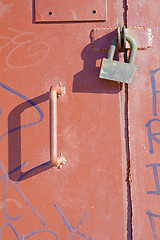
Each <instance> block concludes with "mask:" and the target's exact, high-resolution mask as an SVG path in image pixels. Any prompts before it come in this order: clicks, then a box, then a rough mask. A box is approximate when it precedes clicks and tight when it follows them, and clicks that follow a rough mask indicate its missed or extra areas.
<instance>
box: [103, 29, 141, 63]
mask: <svg viewBox="0 0 160 240" xmlns="http://www.w3.org/2000/svg"><path fill="white" fill-rule="evenodd" d="M117 41H118V35H117V34H116V36H115V37H114V39H113V41H112V42H111V43H110V48H109V51H108V56H107V59H110V60H113V57H114V54H115V51H116V45H117ZM126 41H127V42H129V44H130V54H129V60H128V62H129V63H130V64H134V61H135V57H136V52H137V43H136V41H135V39H134V38H133V37H132V36H131V35H130V34H129V33H126Z"/></svg>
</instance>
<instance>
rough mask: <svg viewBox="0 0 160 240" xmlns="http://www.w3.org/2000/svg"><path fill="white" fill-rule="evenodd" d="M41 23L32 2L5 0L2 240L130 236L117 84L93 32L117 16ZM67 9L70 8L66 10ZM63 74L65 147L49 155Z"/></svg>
mask: <svg viewBox="0 0 160 240" xmlns="http://www.w3.org/2000/svg"><path fill="white" fill-rule="evenodd" d="M115 3H116V1H113V0H112V1H108V20H107V22H106V23H94V22H92V23H75V24H73V23H72V24H67V23H66V24H65V23H63V24H47V23H46V24H36V23H35V22H34V19H35V16H34V9H33V6H34V1H28V0H23V1H21V0H17V1H14V0H13V1H11V0H5V1H3V0H1V1H0V21H1V31H0V52H1V58H0V63H1V76H0V79H1V81H0V99H1V101H0V126H1V129H0V131H1V135H0V150H1V151H0V152H1V155H0V156H1V158H0V189H1V191H0V239H1V240H8V239H13V240H14V239H18V240H20V239H21V240H22V239H39V240H43V239H57V240H63V239H68V240H69V239H78V240H79V239H89V240H109V239H115V240H124V236H125V230H126V226H125V218H126V216H125V208H126V205H125V204H126V203H125V198H124V195H125V194H124V192H123V187H124V186H123V183H124V175H123V171H122V160H121V128H120V106H119V84H118V83H115V82H106V81H103V80H99V79H98V74H99V67H96V61H98V60H99V59H102V58H103V57H104V56H105V53H101V52H96V53H95V52H94V51H93V50H92V49H91V43H90V38H89V35H90V32H91V30H92V29H94V28H97V27H105V26H106V25H107V26H110V27H111V28H113V27H114V26H115V25H116V24H117V20H116V16H117V15H116V12H117V8H116V4H115ZM63 10H64V11H65V9H62V11H63ZM59 81H61V82H62V83H63V85H64V86H65V87H66V95H65V96H64V97H63V98H60V99H59V100H58V150H59V151H60V152H62V153H63V154H64V156H65V158H66V159H67V163H66V165H65V166H64V167H63V168H62V169H61V170H56V169H52V167H51V165H50V163H49V116H48V115H49V103H48V97H49V96H48V91H49V89H50V87H51V86H52V85H53V84H57V83H58V82H59Z"/></svg>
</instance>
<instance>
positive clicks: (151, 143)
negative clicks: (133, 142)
mask: <svg viewBox="0 0 160 240" xmlns="http://www.w3.org/2000/svg"><path fill="white" fill-rule="evenodd" d="M152 122H160V118H153V119H151V120H149V121H148V122H147V123H146V124H145V127H146V128H147V131H148V144H149V151H150V153H154V151H153V140H154V141H155V142H157V143H158V144H160V140H159V139H158V138H157V137H155V136H158V135H160V132H157V133H152V131H151V123H152Z"/></svg>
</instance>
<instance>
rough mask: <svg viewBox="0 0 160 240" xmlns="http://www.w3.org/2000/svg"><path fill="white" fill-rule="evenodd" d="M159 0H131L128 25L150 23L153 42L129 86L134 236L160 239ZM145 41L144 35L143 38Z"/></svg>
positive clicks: (140, 53)
mask: <svg viewBox="0 0 160 240" xmlns="http://www.w3.org/2000/svg"><path fill="white" fill-rule="evenodd" d="M159 8H160V2H159V1H152V2H150V1H130V2H129V5H128V27H131V26H136V27H137V28H138V27H139V26H144V27H150V28H151V29H152V34H153V45H152V47H151V48H150V50H147V51H138V54H137V57H136V59H137V60H136V64H137V65H139V72H138V75H137V79H136V83H135V85H134V86H129V133H130V135H129V138H130V157H131V159H130V160H131V186H132V189H131V190H132V204H133V239H136V240H141V239H144V240H148V239H150V240H152V239H153V240H157V239H160V228H159V226H160V208H159V205H160V196H159V195H160V186H159V177H160V145H159V144H160V140H159V135H160V124H159V122H160V119H159V116H160V97H159V90H160V56H159V35H160V32H159V25H160V19H159ZM142 41H143V39H142Z"/></svg>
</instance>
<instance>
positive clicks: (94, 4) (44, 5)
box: [35, 0, 107, 22]
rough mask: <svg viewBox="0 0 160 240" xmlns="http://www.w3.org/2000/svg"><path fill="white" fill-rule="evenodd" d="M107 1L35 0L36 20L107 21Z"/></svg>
mask: <svg viewBox="0 0 160 240" xmlns="http://www.w3.org/2000/svg"><path fill="white" fill-rule="evenodd" d="M106 10H107V6H106V1H102V0H98V1H97V0H81V1H75V0H68V1H67V4H66V1H65V0H59V1H56V0H54V1H53V0H45V1H43V0H35V16H36V18H35V19H36V22H46V21H47V22H61V21H62V22H67V21H73V22H75V21H105V20H106Z"/></svg>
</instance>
